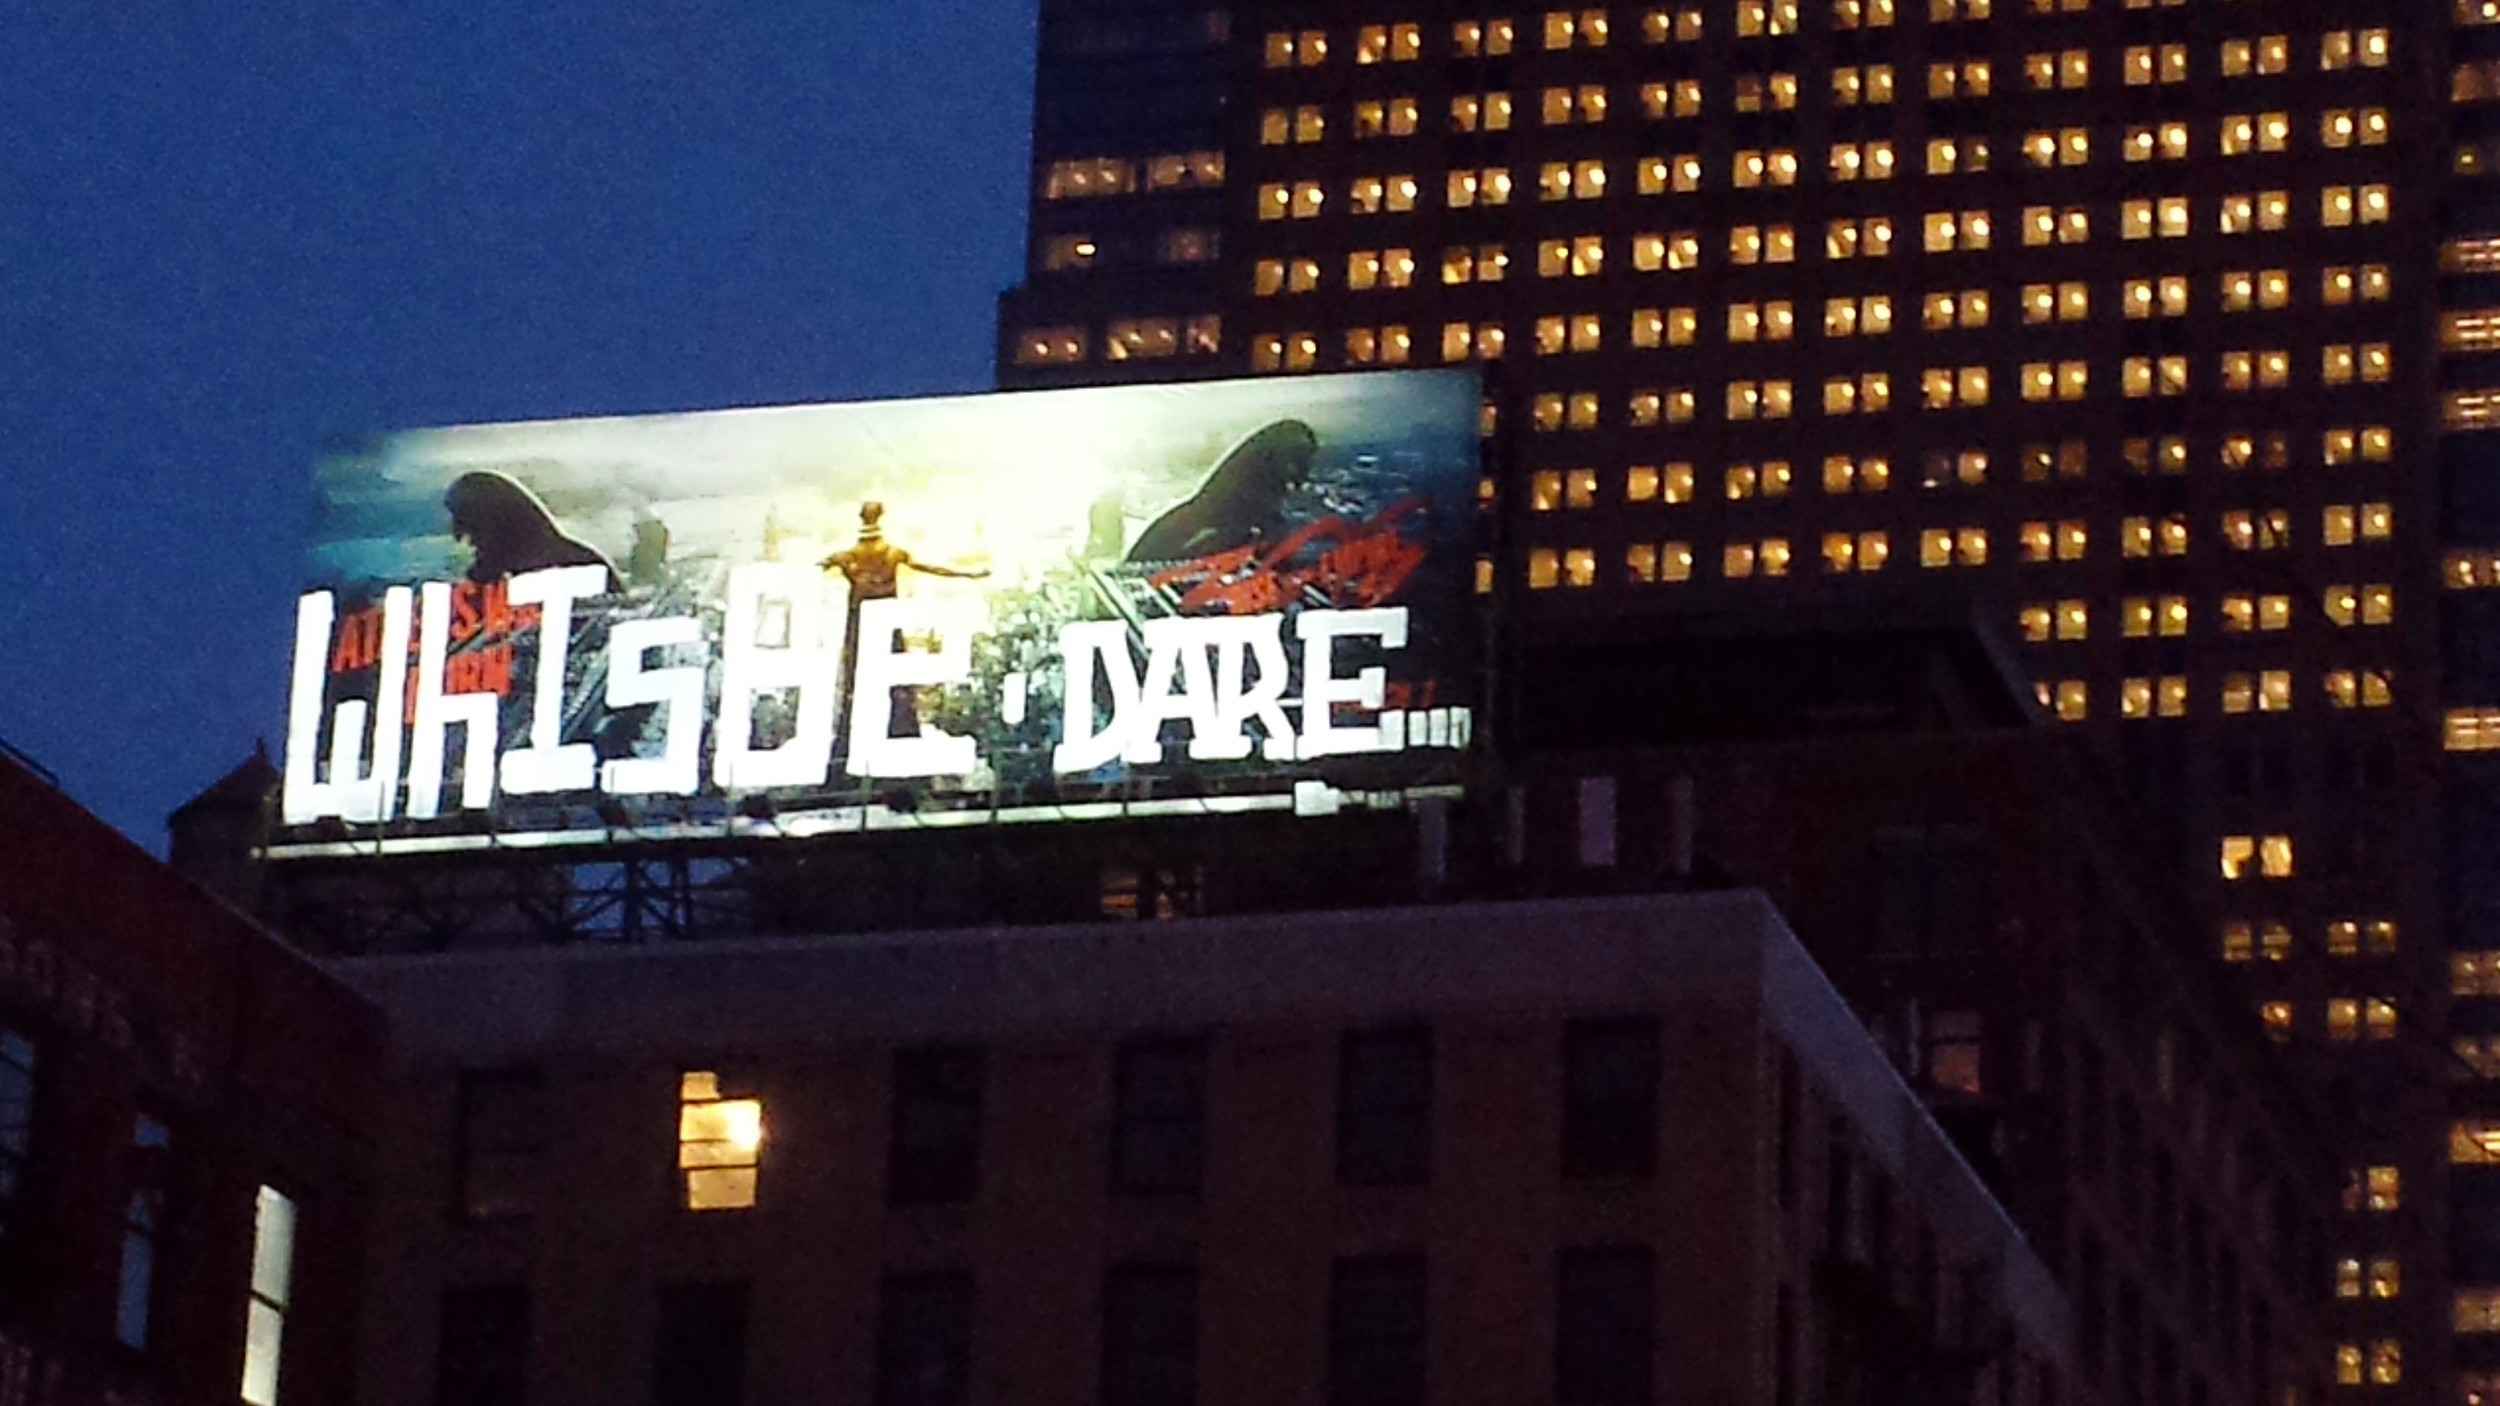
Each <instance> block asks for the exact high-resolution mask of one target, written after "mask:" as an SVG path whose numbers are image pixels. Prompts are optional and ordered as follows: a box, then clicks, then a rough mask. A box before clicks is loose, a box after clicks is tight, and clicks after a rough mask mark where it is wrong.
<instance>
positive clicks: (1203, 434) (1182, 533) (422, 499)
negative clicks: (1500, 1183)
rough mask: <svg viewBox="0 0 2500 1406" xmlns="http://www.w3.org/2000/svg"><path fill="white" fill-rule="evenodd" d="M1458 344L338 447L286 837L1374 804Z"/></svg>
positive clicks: (1431, 690)
mask: <svg viewBox="0 0 2500 1406" xmlns="http://www.w3.org/2000/svg"><path fill="white" fill-rule="evenodd" d="M1477 399H1478V392H1477V387H1476V383H1475V380H1474V377H1473V375H1472V373H1467V372H1442V371H1431V372H1406V373H1394V374H1385V375H1353V376H1320V377H1294V378H1290V379H1275V380H1261V381H1238V382H1214V383H1198V384H1191V385H1173V386H1123V387H1109V388H1100V389H1086V390H1069V391H1040V392H1029V393H1016V394H1000V395H982V396H968V397H961V398H952V399H931V400H909V401H888V402H873V403H860V404H847V405H802V406H784V407H772V408H765V409H752V410H724V411H710V412H701V413H691V414H678V415H653V416H637V417H627V418H614V419H586V420H561V421H547V422H541V423H532V424H512V425H473V426H464V427H458V428H452V429H437V430H418V431H410V432H405V433H398V434H391V435H386V436H381V437H378V438H376V439H374V440H372V441H370V442H368V443H364V444H360V445H358V446H356V447H354V448H353V449H352V450H350V451H348V452H344V453H341V454H338V455H336V456H334V457H332V458H331V459H329V460H328V461H327V462H325V463H324V464H323V465H322V466H321V468H320V472H319V479H318V489H319V502H320V508H319V512H320V518H319V527H318V531H317V533H316V540H315V543H314V548H313V552H312V577H311V589H309V590H307V591H306V592H305V594H304V595H303V596H302V598H301V600H300V601H299V603H298V606H297V613H296V632H295V660H294V668H293V674H292V681H291V686H290V689H289V695H288V698H289V701H288V730H287V745H286V779H285V786H284V790H283V804H282V826H281V830H280V833H279V835H278V837H277V839H276V842H275V843H273V844H272V846H271V850H270V852H271V853H272V854H273V855H279V856H290V855H314V854H338V853H348V852H353V853H375V852H387V851H391V850H394V849H396V850H420V849H447V848H461V847H468V846H480V845H489V844H495V845H503V844H557V843H599V842H604V841H613V840H627V839H637V838H639V839H667V838H696V837H705V836H723V835H749V834H754V835H778V836H792V837H797V836H809V835H823V834H828V833H841V832H850V831H861V830H872V829H879V828H927V827H935V826H947V825H972V824H989V823H1012V822H1026V821H1043V820H1054V819H1081V818H1095V817H1107V816H1120V815H1132V816H1133V815H1152V814H1175V813H1221V812H1225V811H1230V810H1253V809H1265V808H1282V807H1288V806H1290V807H1294V808H1297V809H1300V810H1302V811H1304V812H1309V811H1312V810H1315V809H1316V810H1320V811H1326V810H1330V809H1335V808H1339V807H1341V806H1343V805H1346V804H1348V803H1353V804H1361V805H1383V804H1394V803H1396V801H1397V799H1398V798H1399V797H1401V796H1403V795H1404V794H1407V793H1409V792H1411V791H1413V790H1415V789H1417V788H1429V787H1442V786H1448V785H1450V784H1452V783H1453V782H1454V781H1455V780H1456V777H1457V762H1458V760H1459V758H1460V756H1461V755H1462V753H1463V752H1464V750H1465V749H1466V748H1467V746H1468V743H1469V740H1470V738H1471V736H1472V734H1473V730H1474V728H1473V725H1474V716H1475V714H1474V709H1475V706H1476V703H1477V697H1476V690H1477V686H1478V679H1477V673H1476V644H1477V632H1478V628H1479V626H1478V623H1477V620H1476V613H1475V610H1474V595H1473V579H1472V578H1473V564H1474V559H1475V552H1474V543H1473V526H1472V524H1473V517H1474V502H1475V488H1476V480H1477V439H1476V415H1477Z"/></svg>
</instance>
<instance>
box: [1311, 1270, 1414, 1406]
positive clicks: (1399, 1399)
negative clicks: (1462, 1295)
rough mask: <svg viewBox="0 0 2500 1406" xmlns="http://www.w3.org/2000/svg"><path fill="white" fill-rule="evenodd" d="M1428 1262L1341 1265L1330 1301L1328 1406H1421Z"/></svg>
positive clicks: (1331, 1290) (1331, 1287)
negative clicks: (1425, 1277)
mask: <svg viewBox="0 0 2500 1406" xmlns="http://www.w3.org/2000/svg"><path fill="white" fill-rule="evenodd" d="M1424 1342H1425V1327H1424V1261H1423V1258H1422V1257H1421V1256H1418V1255H1381V1256H1372V1257H1366V1258H1362V1259H1343V1260H1339V1261H1337V1274H1336V1280H1335V1282H1334V1283H1333V1284H1332V1285H1331V1286H1330V1292H1329V1299H1328V1403H1329V1406H1423V1402H1424V1356H1425V1354H1424Z"/></svg>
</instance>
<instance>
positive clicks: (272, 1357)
mask: <svg viewBox="0 0 2500 1406" xmlns="http://www.w3.org/2000/svg"><path fill="white" fill-rule="evenodd" d="M294 1274H295V1203H294V1202H293V1201H291V1200H289V1199H288V1198H287V1196H286V1194H285V1193H284V1192H281V1191H279V1190H278V1189H277V1188H275V1187H270V1186H264V1187H262V1188H261V1189H260V1193H259V1195H258V1196H257V1197H256V1198H255V1200H254V1202H253V1214H252V1278H251V1297H250V1302H249V1305H248V1307H247V1309H246V1313H245V1318H244V1328H243V1382H242V1385H241V1387H240V1388H239V1389H238V1392H239V1394H240V1395H241V1396H242V1398H243V1400H244V1401H245V1402H246V1403H248V1406H277V1402H278V1368H279V1365H280V1362H281V1359H282V1358H283V1357H284V1354H285V1343H286V1315H287V1309H288V1307H289V1305H290V1304H291V1303H292V1302H293V1299H292V1296H291V1291H292V1282H291V1281H292V1280H293V1278H294Z"/></svg>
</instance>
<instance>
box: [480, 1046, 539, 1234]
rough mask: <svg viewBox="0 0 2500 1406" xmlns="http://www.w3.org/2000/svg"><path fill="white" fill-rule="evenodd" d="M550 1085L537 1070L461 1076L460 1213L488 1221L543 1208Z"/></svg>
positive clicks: (503, 1071)
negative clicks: (540, 1191)
mask: <svg viewBox="0 0 2500 1406" xmlns="http://www.w3.org/2000/svg"><path fill="white" fill-rule="evenodd" d="M548 1121H549V1110H548V1106H547V1082H546V1080H544V1079H542V1078H541V1077H539V1075H538V1074H537V1073H536V1072H534V1071H529V1070H497V1071H493V1072H480V1073H469V1074H463V1075H462V1076H460V1213H461V1214H462V1215H464V1216H468V1217H471V1218H472V1219H479V1220H483V1219H486V1218H489V1217H494V1216H525V1215H528V1214H530V1213H531V1212H532V1211H534V1210H536V1209H537V1205H538V1197H537V1188H538V1162H539V1153H540V1151H541V1149H543V1148H544V1147H545V1146H546V1139H547V1125H548Z"/></svg>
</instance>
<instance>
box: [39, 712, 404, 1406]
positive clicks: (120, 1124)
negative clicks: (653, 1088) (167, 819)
mask: <svg viewBox="0 0 2500 1406" xmlns="http://www.w3.org/2000/svg"><path fill="white" fill-rule="evenodd" d="M382 1040H383V1035H382V1025H381V1021H380V1019H379V1017H378V1016H377V1014H376V1013H375V1012H374V1011H373V1010H372V1009H371V1008H370V1007H368V1006H367V1005H366V1004H365V1003H364V1002H362V1001H361V1000H359V999H358V998H357V997H356V996H355V995H354V994H353V993H352V992H350V991H349V990H347V989H346V988H345V987H344V986H342V985H341V984H340V983H338V982H337V981H335V980H334V979H332V978H331V977H329V976H327V975H324V974H323V973H322V972H321V971H320V970H319V969H317V968H316V967H315V966H314V965H313V964H312V963H311V962H310V961H309V960H307V959H306V958H305V957H303V956H302V955H301V954H299V953H298V952H296V951H295V950H294V949H292V948H290V947H288V946H287V945H285V944H284V943H282V942H280V941H278V940H277V939H276V938H275V937H273V936H271V935H270V934H269V933H268V932H267V931H266V930H265V929H263V928H261V927H260V926H259V925H257V924H256V923H254V922H252V921H251V920H249V919H247V918H245V917H244V916H242V915H241V914H239V913H238V912H236V911H234V910H233V909H231V908H229V907H227V906H225V905H224V904H223V903H221V902H219V901H217V900H215V899H213V898H210V897H209V896H207V895H206V894H204V893H203V892H202V891H200V890H198V889H196V888H194V887H193V886H192V885H191V884H189V883H188V882H186V881H185V880H183V879H181V878H179V877H177V876H176V875H175V874H174V873H173V872H172V871H170V870H168V869H167V868H166V867H165V866H163V865H162V864H160V863H158V862H157V861H156V860H155V859H154V858H152V857H151V856H149V855H148V854H146V853H145V852H144V851H142V850H140V849H139V848H138V847H137V846H135V845H133V844H131V843H130V842H129V841H128V840H126V839H124V838H122V836H121V835H120V834H119V833H117V832H116V831H114V830H113V829H112V828H111V827H109V826H107V825H106V824H105V823H104V822H103V821H101V820H98V819H97V818H96V817H94V816H93V815H91V814H89V813H88V812H86V811H85V810H83V809H81V808H80V807H79V806H78V805H77V804H76V803H75V802H73V801H71V800H70V799H69V798H68V797H66V796H64V795H62V794H61V793H60V792H59V791H57V790H55V789H54V788H53V786H52V784H51V783H50V781H49V780H48V779H47V778H46V777H44V776H43V775H41V774H40V773H39V772H37V771H36V770H35V769H33V768H32V767H31V766H30V765H28V764H27V763H25V762H24V761H23V760H22V759H19V758H17V757H16V756H15V755H14V754H10V753H5V752H0V1401H6V1402H8V1403H10V1404H11V1406H89V1403H105V1402H118V1403H133V1406H138V1404H140V1403H164V1406H180V1404H181V1403H191V1402H201V1403H207V1402H233V1401H237V1400H240V1401H243V1402H247V1403H252V1406H275V1403H277V1402H279V1401H281V1400H283V1401H285V1402H288V1403H304V1404H305V1406H315V1404H316V1403H340V1404H341V1406H343V1403H346V1402H348V1401H350V1400H352V1399H353V1381H354V1374H355V1335H356V1332H357V1330H358V1325H359V1322H360V1312H361V1310H360V1305H361V1303H362V1302H363V1300H362V1296H361V1295H362V1284H363V1277H364V1275H363V1263H362V1257H363V1246H364V1233H365V1187H366V1178H367V1176H368V1173H369V1167H368V1157H369V1153H370V1150H371V1146H370V1143H369V1141H368V1138H367V1136H366V1128H365V1125H364V1117H365V1114H366V1112H367V1111H368V1109H369V1108H370V1107H371V1091H372V1087H373V1086H372V1083H371V1080H372V1079H373V1077H374V1076H375V1075H376V1074H378V1072H379V1071H380V1068H381V1052H382Z"/></svg>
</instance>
